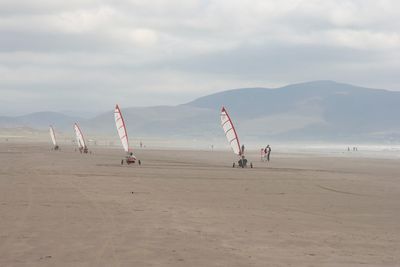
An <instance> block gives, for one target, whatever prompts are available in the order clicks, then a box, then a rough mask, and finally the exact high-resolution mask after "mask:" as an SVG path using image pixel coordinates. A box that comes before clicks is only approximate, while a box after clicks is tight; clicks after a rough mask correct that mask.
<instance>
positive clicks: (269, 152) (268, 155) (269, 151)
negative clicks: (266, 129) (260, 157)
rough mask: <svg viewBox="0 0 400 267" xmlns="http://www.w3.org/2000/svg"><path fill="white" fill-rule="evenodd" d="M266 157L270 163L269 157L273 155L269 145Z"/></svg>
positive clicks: (266, 149)
mask: <svg viewBox="0 0 400 267" xmlns="http://www.w3.org/2000/svg"><path fill="white" fill-rule="evenodd" d="M265 155H266V156H267V161H269V157H270V155H271V147H270V146H269V145H267V147H266V148H265Z"/></svg>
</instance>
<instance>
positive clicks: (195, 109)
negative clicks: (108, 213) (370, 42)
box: [0, 81, 400, 142]
mask: <svg viewBox="0 0 400 267" xmlns="http://www.w3.org/2000/svg"><path fill="white" fill-rule="evenodd" d="M399 103H400V92H393V91H387V90H378V89H369V88H362V87H358V86H353V85H348V84H342V83H336V82H332V81H315V82H307V83H300V84H293V85H289V86H285V87H282V88H276V89H269V88H243V89H235V90H228V91H223V92H219V93H216V94H212V95H207V96H204V97H200V98H198V99H195V100H193V101H191V102H189V103H186V104H182V105H178V106H156V107H141V108H139V107H132V108H122V113H123V115H124V118H125V121H126V123H127V128H128V132H129V133H130V135H131V136H134V137H135V138H146V137H156V138H165V139H167V138H178V139H179V138H185V139H187V138H190V139H196V140H198V139H202V140H214V139H216V138H217V139H222V138H224V136H223V132H222V130H221V128H220V125H219V113H220V109H221V106H225V107H226V108H227V110H228V112H229V113H230V115H231V117H232V119H233V121H234V123H235V125H236V128H237V131H238V133H239V135H240V137H241V138H242V139H246V140H271V141H274V140H284V141H288V140H292V141H376V142H382V141H388V140H389V141H400V118H399V114H400V105H399ZM76 120H78V121H80V122H81V126H82V128H83V130H84V132H87V133H89V134H92V133H101V134H109V135H116V130H115V125H114V116H113V109H110V110H109V111H108V112H105V113H103V114H100V115H98V116H96V117H94V118H92V119H87V120H83V119H79V118H74V117H69V116H65V115H63V114H59V113H49V112H45V113H35V114H30V115H27V116H21V117H16V118H6V119H5V118H4V117H0V127H4V125H5V124H6V125H14V126H16V127H17V126H26V127H35V128H41V127H47V126H48V124H51V123H53V124H55V125H56V127H57V128H64V127H65V129H67V130H70V129H71V128H70V127H71V125H72V123H73V122H74V121H76ZM71 132H72V130H71Z"/></svg>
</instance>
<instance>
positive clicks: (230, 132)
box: [221, 107, 241, 155]
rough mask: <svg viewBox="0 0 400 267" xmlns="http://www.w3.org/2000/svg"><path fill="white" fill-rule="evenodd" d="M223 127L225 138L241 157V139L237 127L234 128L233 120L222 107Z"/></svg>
mask: <svg viewBox="0 0 400 267" xmlns="http://www.w3.org/2000/svg"><path fill="white" fill-rule="evenodd" d="M221 126H222V129H223V130H224V132H225V136H226V138H227V139H228V142H229V144H230V145H231V147H232V150H233V152H234V153H235V154H236V155H241V149H240V143H239V138H238V135H237V133H236V130H235V126H233V123H232V120H231V118H230V117H229V114H228V112H227V111H226V109H225V108H224V107H222V110H221Z"/></svg>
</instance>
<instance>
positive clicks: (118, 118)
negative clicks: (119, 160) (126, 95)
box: [114, 105, 129, 152]
mask: <svg viewBox="0 0 400 267" xmlns="http://www.w3.org/2000/svg"><path fill="white" fill-rule="evenodd" d="M114 118H115V126H116V127H117V131H118V135H119V139H121V143H122V146H123V147H124V150H125V152H129V141H128V132H127V131H126V126H125V121H124V118H123V117H122V113H121V110H120V109H119V107H118V105H116V106H115V110H114Z"/></svg>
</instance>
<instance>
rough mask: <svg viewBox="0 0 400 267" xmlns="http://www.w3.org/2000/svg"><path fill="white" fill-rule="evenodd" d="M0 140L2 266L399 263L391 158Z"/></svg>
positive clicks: (398, 186) (399, 222)
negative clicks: (128, 151) (129, 158)
mask: <svg viewBox="0 0 400 267" xmlns="http://www.w3.org/2000/svg"><path fill="white" fill-rule="evenodd" d="M50 148H51V147H50V146H49V145H47V144H35V143H29V144H22V143H20V144H16V143H11V142H9V143H5V142H3V143H1V144H0V214H1V220H0V266H358V265H362V266H399V265H400V166H399V163H400V162H399V160H398V159H372V158H353V157H341V156H340V155H338V156H335V157H329V156H318V155H301V154H293V155H291V154H280V153H279V151H278V152H275V151H274V152H275V153H273V154H272V161H271V162H270V163H269V164H267V163H263V162H260V159H259V156H258V152H257V151H254V153H253V154H251V153H249V155H248V158H249V160H250V161H252V162H253V164H254V166H255V168H253V169H250V168H248V169H239V168H232V162H233V159H234V157H233V154H232V153H231V152H228V151H226V152H221V151H214V152H211V151H190V150H145V149H143V150H137V151H136V155H137V157H138V158H140V159H141V160H142V166H140V167H139V166H126V165H123V166H121V165H120V161H121V158H122V156H123V153H122V152H121V151H122V150H121V149H105V148H100V147H95V148H94V149H93V154H91V155H81V154H79V153H77V152H75V151H74V148H73V147H71V146H63V147H62V150H61V151H59V152H56V151H51V149H50Z"/></svg>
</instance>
